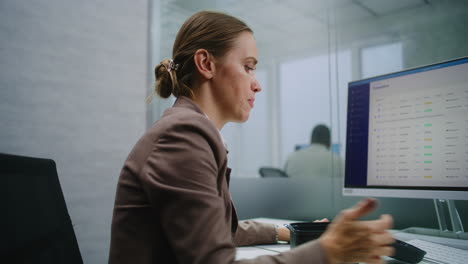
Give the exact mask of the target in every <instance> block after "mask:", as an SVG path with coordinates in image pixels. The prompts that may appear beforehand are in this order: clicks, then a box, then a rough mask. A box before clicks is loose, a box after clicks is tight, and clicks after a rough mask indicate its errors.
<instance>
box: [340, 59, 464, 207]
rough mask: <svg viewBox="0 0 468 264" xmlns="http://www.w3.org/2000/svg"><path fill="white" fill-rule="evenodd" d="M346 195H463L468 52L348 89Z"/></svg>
mask: <svg viewBox="0 0 468 264" xmlns="http://www.w3.org/2000/svg"><path fill="white" fill-rule="evenodd" d="M347 115H348V116H347V117H348V119H347V132H346V163H345V180H344V189H343V194H344V195H357V196H380V197H401V198H431V199H453V200H468V57H465V58H460V59H455V60H451V61H446V62H441V63H437V64H432V65H428V66H424V67H419V68H415V69H409V70H405V71H401V72H396V73H391V74H386V75H382V76H377V77H373V78H368V79H364V80H358V81H353V82H350V83H349V86H348V114H347Z"/></svg>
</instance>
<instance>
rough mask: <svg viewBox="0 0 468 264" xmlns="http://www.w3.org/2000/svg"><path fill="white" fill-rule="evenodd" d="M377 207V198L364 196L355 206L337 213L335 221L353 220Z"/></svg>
mask: <svg viewBox="0 0 468 264" xmlns="http://www.w3.org/2000/svg"><path fill="white" fill-rule="evenodd" d="M376 207H377V200H375V199H371V198H366V199H364V200H361V201H360V202H359V203H357V204H356V205H355V206H353V207H351V208H350V209H347V210H344V211H342V212H341V214H340V215H338V217H337V219H336V221H350V220H355V219H357V218H359V217H361V216H364V215H366V214H368V213H370V212H372V211H373V210H374V209H375V208H376Z"/></svg>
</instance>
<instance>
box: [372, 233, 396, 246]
mask: <svg viewBox="0 0 468 264" xmlns="http://www.w3.org/2000/svg"><path fill="white" fill-rule="evenodd" d="M372 240H373V241H374V242H375V244H376V245H378V246H385V245H387V246H388V245H391V244H393V242H395V239H394V238H393V236H392V235H391V234H390V233H388V232H384V233H380V234H374V235H373V236H372Z"/></svg>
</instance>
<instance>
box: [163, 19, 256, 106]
mask: <svg viewBox="0 0 468 264" xmlns="http://www.w3.org/2000/svg"><path fill="white" fill-rule="evenodd" d="M244 31H248V32H251V33H252V32H253V31H252V30H251V29H250V28H249V27H248V26H247V25H246V24H245V23H244V22H242V21H241V20H239V19H237V18H235V17H233V16H230V15H227V14H224V13H220V12H212V11H201V12H198V13H195V14H194V15H192V16H191V17H190V18H189V19H187V21H185V23H184V24H183V25H182V27H181V28H180V30H179V32H178V33H177V37H176V39H175V42H174V46H173V48H172V60H170V59H166V60H163V61H161V63H160V64H159V65H157V66H156V68H155V69H154V74H155V77H156V87H155V92H156V93H157V94H158V95H159V96H160V97H162V98H168V97H169V96H170V95H171V94H173V95H174V96H175V97H179V96H187V97H190V98H193V96H194V94H193V90H192V88H191V87H192V81H193V74H194V72H195V71H196V67H195V63H194V61H193V57H194V54H195V52H196V51H197V50H198V49H205V50H207V51H208V52H209V53H210V54H212V55H213V56H214V57H221V56H223V55H224V54H226V53H227V51H229V49H231V48H232V47H233V45H234V42H235V40H236V38H237V37H238V36H239V35H240V33H242V32H244Z"/></svg>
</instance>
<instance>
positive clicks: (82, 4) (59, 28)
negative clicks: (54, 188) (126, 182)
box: [0, 0, 151, 263]
mask: <svg viewBox="0 0 468 264" xmlns="http://www.w3.org/2000/svg"><path fill="white" fill-rule="evenodd" d="M148 8H149V7H148V1H146V0H139V1H124V0H119V1H104V0H96V1H61V0H38V1H15V0H3V1H1V2H0V126H1V129H0V152H6V153H14V154H20V155H27V156H37V157H46V158H51V159H54V160H55V161H56V163H57V168H58V173H59V178H60V181H61V185H62V189H63V192H64V195H65V199H66V202H67V205H68V210H69V213H70V215H71V218H72V221H73V223H74V226H75V232H76V235H77V238H78V243H79V246H80V249H81V253H82V255H83V258H84V261H85V263H105V262H107V255H108V248H109V235H110V221H111V216H112V207H113V200H114V194H115V188H116V181H117V178H118V175H119V171H120V169H121V166H122V164H123V161H124V159H125V158H126V155H127V154H128V152H129V151H130V149H131V147H132V146H133V144H134V143H135V142H136V140H137V139H138V137H139V136H140V135H141V134H142V133H143V131H144V129H145V122H146V121H145V111H146V107H145V102H144V99H145V96H146V92H147V88H148V87H149V84H148V81H147V80H148V76H150V74H149V72H151V71H150V70H148V69H150V68H149V67H147V64H148V57H149V56H148V44H147V43H148V40H147V38H148V23H149V16H148V14H149V13H148Z"/></svg>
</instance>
